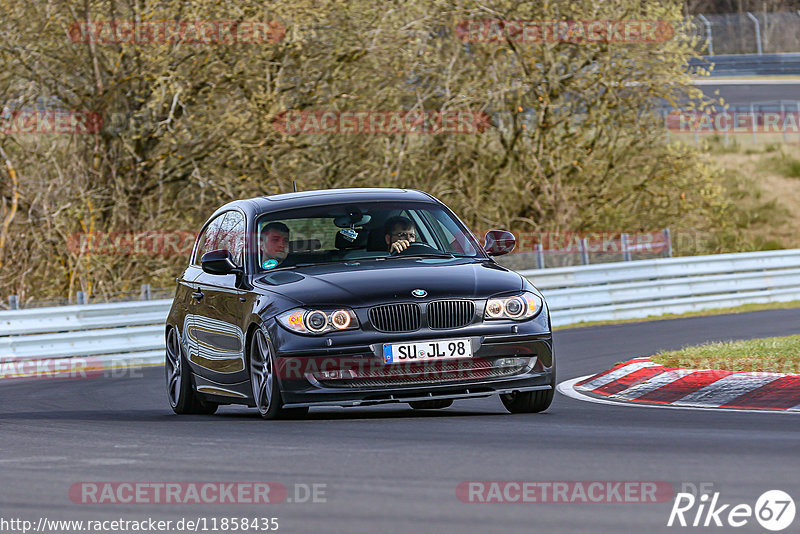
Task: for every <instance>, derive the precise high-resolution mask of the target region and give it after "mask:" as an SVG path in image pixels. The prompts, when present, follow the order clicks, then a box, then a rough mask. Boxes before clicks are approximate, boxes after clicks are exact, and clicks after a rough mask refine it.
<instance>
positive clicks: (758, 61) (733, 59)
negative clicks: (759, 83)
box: [689, 53, 800, 78]
mask: <svg viewBox="0 0 800 534" xmlns="http://www.w3.org/2000/svg"><path fill="white" fill-rule="evenodd" d="M712 65H713V70H712V71H711V77H712V78H714V77H717V76H780V75H800V53H787V54H761V55H758V54H726V55H719V56H705V57H703V58H702V59H695V60H691V61H689V69H690V70H692V71H694V70H696V69H697V68H698V67H702V68H704V69H708V68H709V67H710V66H712Z"/></svg>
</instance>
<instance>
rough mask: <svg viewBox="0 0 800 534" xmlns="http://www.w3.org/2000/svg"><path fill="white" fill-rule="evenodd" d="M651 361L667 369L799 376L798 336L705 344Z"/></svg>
mask: <svg viewBox="0 0 800 534" xmlns="http://www.w3.org/2000/svg"><path fill="white" fill-rule="evenodd" d="M652 359H653V361H654V362H656V363H659V364H661V365H664V366H667V367H682V368H689V369H722V370H726V371H750V372H752V371H755V372H774V373H800V335H796V336H788V337H769V338H764V339H753V340H749V341H728V342H724V343H708V344H706V345H699V346H696V347H685V348H683V349H681V350H676V351H670V352H659V353H658V354H656V355H655V356H654V357H653V358H652Z"/></svg>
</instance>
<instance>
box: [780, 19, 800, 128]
mask: <svg viewBox="0 0 800 534" xmlns="http://www.w3.org/2000/svg"><path fill="white" fill-rule="evenodd" d="M797 14H798V15H800V10H798V12H797ZM794 107H795V108H796V109H797V116H796V117H795V118H794V120H795V121H798V120H800V100H798V101H796V102H795V103H794ZM784 122H786V119H784Z"/></svg>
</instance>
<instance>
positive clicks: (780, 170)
mask: <svg viewBox="0 0 800 534" xmlns="http://www.w3.org/2000/svg"><path fill="white" fill-rule="evenodd" d="M760 169H761V170H764V171H767V172H772V173H774V174H779V175H781V176H785V177H787V178H800V160H798V159H795V158H793V157H791V156H789V155H787V154H784V153H782V152H781V154H778V155H775V156H772V157H771V158H768V159H765V160H763V161H762V162H761V164H760Z"/></svg>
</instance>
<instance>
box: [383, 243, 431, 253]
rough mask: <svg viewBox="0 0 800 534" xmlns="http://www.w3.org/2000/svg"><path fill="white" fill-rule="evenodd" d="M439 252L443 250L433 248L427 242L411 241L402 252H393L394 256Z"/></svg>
mask: <svg viewBox="0 0 800 534" xmlns="http://www.w3.org/2000/svg"><path fill="white" fill-rule="evenodd" d="M437 252H441V251H440V250H438V249H436V248H433V247H432V246H430V245H428V244H426V243H417V242H414V243H409V244H408V248H406V249H405V250H403V251H401V252H392V255H393V256H412V255H414V254H431V253H433V254H436V253H437Z"/></svg>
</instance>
